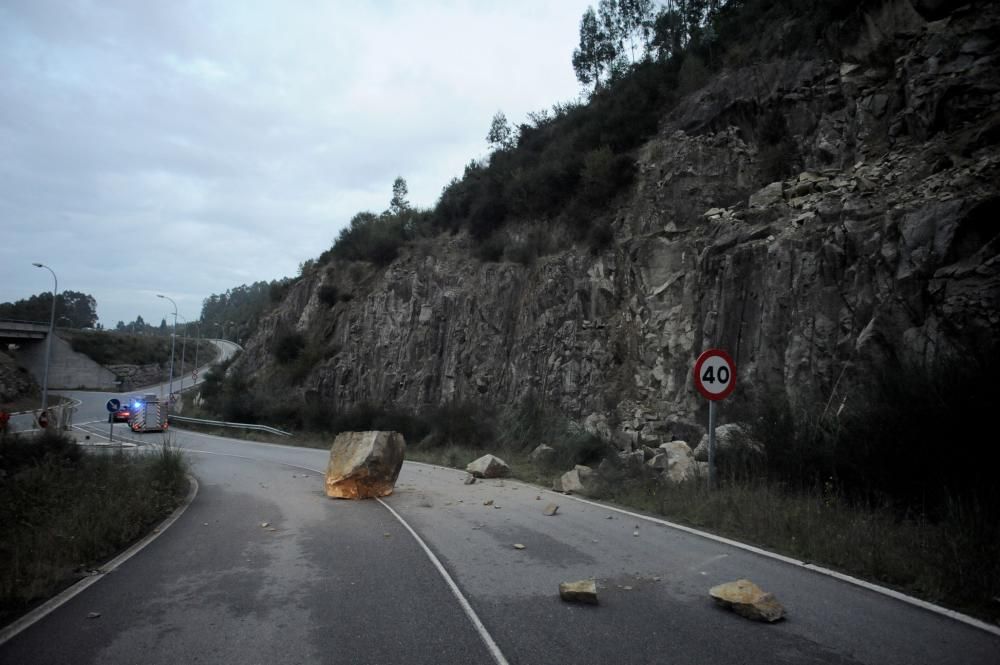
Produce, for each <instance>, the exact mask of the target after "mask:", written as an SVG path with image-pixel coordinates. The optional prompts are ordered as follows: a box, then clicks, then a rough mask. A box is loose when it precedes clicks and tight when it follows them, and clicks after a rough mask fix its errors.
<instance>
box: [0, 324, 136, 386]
mask: <svg viewBox="0 0 1000 665" xmlns="http://www.w3.org/2000/svg"><path fill="white" fill-rule="evenodd" d="M48 334H49V324H48V323H39V322H34V321H12V320H0V349H3V350H5V351H7V353H9V354H10V355H11V356H12V357H13V358H14V359H15V360H16V361H17V362H18V363H19V364H21V365H23V366H24V367H26V368H27V370H28V371H29V372H31V375H32V376H33V377H35V380H36V381H38V382H39V383H41V382H42V376H43V375H44V373H45V344H44V343H43V342H44V341H45V338H46V337H48ZM11 346H13V347H15V348H13V349H12V348H10V347H11ZM118 387H119V383H118V377H117V376H116V375H115V373H114V372H112V371H111V370H109V369H108V368H106V367H104V366H103V365H100V364H98V363H96V362H94V361H93V360H91V359H90V358H89V357H87V356H85V355H83V354H82V353H77V352H76V351H74V350H73V347H71V346H70V344H69V342H67V341H66V340H64V339H63V338H62V337H60V336H59V331H58V330H56V334H55V335H54V336H53V338H52V358H51V360H50V362H49V390H52V389H60V388H63V389H74V388H90V389H95V390H117V389H118Z"/></svg>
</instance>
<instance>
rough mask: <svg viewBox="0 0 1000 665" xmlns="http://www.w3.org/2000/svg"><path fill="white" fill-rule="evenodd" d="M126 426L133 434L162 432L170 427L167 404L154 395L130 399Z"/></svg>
mask: <svg viewBox="0 0 1000 665" xmlns="http://www.w3.org/2000/svg"><path fill="white" fill-rule="evenodd" d="M131 406H132V408H131V409H129V418H128V425H129V427H130V428H131V429H132V431H133V432H163V431H165V430H166V429H167V427H169V426H170V423H169V421H168V420H167V402H166V401H160V398H159V397H157V396H156V395H154V394H149V395H143V396H142V397H133V398H132V404H131Z"/></svg>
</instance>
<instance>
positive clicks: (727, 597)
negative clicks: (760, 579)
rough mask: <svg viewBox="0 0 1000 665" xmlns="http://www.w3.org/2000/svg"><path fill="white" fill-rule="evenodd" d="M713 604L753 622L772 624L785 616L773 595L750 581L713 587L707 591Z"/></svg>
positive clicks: (782, 608)
mask: <svg viewBox="0 0 1000 665" xmlns="http://www.w3.org/2000/svg"><path fill="white" fill-rule="evenodd" d="M708 593H709V595H710V596H712V598H714V599H715V602H716V603H718V604H719V605H721V606H723V607H727V608H729V609H731V610H732V611H734V612H736V613H737V614H739V615H740V616H742V617H746V618H747V619H751V620H753V621H765V622H768V623H774V622H775V621H779V620H780V619H782V618H784V616H785V608H784V607H782V605H781V603H779V602H778V601H777V599H775V597H774V595H773V594H770V593H767V592H765V591H764V590H763V589H761V588H760V587H759V586H757V585H756V584H754V583H753V582H751V581H750V580H736V581H735V582H726V583H725V584H720V585H718V586H714V587H712V588H711V589H709V591H708Z"/></svg>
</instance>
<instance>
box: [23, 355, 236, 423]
mask: <svg viewBox="0 0 1000 665" xmlns="http://www.w3.org/2000/svg"><path fill="white" fill-rule="evenodd" d="M205 341H209V342H212V343H213V344H215V346H216V347H218V349H219V357H218V358H217V359H216V361H215V362H224V361H226V360H228V359H229V358H231V357H232V356H233V355H234V354H235V353H236V351H237V350H239V349H240V347H239V346H238V345H237V344H234V343H233V342H229V341H227V340H223V339H211V340H205ZM212 364H214V363H210V364H207V365H202V366H201V367H198V368H197V369H198V378H197V379H196V380H192V379H191V376H190V375H187V376H186V377H185V380H184V382H183V384H182V383H181V380H180V378H179V377H174V382H173V387H174V391H175V392H179V391H180V390H181V389H182V388H183V389H184V390H188V389H190V388H192V387H194V386H196V385H198V384H199V383H201V382H203V381H204V380H205V373H206V371H207V370H208V368H209V367H211V365H212ZM168 392H169V382H167V381H165V382H163V383H160V384H157V385H154V386H146V387H145V388H136V389H134V390H130V391H128V392H123V393H116V392H93V391H84V390H54V391H51V394H52V395H53V396H55V395H61V396H63V397H67V398H69V399H71V400H80V399H82V398H84V397H86V398H87V400H88V401H87V403H88V404H90V406H91V407H95V406H100V407H101V408H104V405H105V404H107V402H108V400H109V399H111V398H112V397H114V398H116V399H118V400H121V401H123V402H125V401H128V400H129V398H130V397H132V396H133V395H145V394H147V393H156V394H157V395H161V396H163V395H167V394H168ZM50 403H51V401H50ZM81 417H83V419H82V420H81ZM100 417H101V414H100V413H97V412H94V411H93V408H91V411H90V412H89V413H88V414H86V416H85V417H84V414H80V413H78V414H76V415H75V416H74V422H85V421H87V420H95V419H99V418H100ZM34 418H35V414H33V413H31V412H27V413H18V414H15V415H12V416H11V418H10V422H9V423H8V428H9V430H10V431H11V432H30V431H34V430H35V429H36V427H35V422H34ZM103 418H104V420H107V419H108V416H107V410H105V411H104V415H103Z"/></svg>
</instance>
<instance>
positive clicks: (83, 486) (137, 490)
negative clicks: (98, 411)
mask: <svg viewBox="0 0 1000 665" xmlns="http://www.w3.org/2000/svg"><path fill="white" fill-rule="evenodd" d="M0 470H2V471H3V473H0V530H2V532H3V534H4V538H3V540H2V541H0V625H2V624H6V623H8V622H9V621H11V620H13V619H15V618H16V617H17V616H18V615H20V614H22V613H24V612H25V611H27V610H29V609H30V608H31V607H32V606H33V605H35V604H37V603H38V602H40V601H43V600H45V599H47V598H49V597H50V596H52V595H53V594H55V593H57V592H58V591H60V590H61V589H63V588H65V587H66V586H68V585H70V584H72V583H73V582H75V581H76V580H78V579H80V578H81V577H83V576H85V575H86V571H88V570H91V569H93V568H94V567H95V566H96V565H99V564H100V563H101V562H102V561H105V560H107V559H108V558H110V557H111V556H112V555H114V554H115V553H117V552H119V551H121V550H122V549H124V548H126V547H127V546H129V545H130V544H131V543H133V542H135V541H136V540H138V539H139V538H141V537H142V536H144V535H145V534H146V533H147V532H148V530H149V529H150V528H151V527H152V526H153V525H155V524H156V523H158V522H159V521H160V520H161V519H163V518H164V517H166V516H167V515H168V514H169V513H170V512H171V511H172V510H174V508H176V507H177V506H178V505H179V504H180V503H181V501H182V500H183V498H184V496H185V494H186V492H187V490H188V479H187V475H186V474H187V462H186V460H185V459H184V457H183V455H182V454H181V452H180V451H179V450H177V449H176V448H174V447H173V446H171V445H170V443H169V441H165V442H164V445H162V446H157V447H156V448H155V449H154V450H152V451H150V452H145V453H143V452H138V453H137V452H131V453H124V452H121V451H117V452H114V453H103V454H90V453H86V452H84V451H83V450H81V449H80V448H79V447H78V446H77V445H76V444H75V443H74V442H73V441H72V439H69V438H67V437H65V436H60V435H58V434H53V433H48V432H47V433H43V434H40V435H38V436H34V437H28V436H7V437H4V438H3V439H2V440H0Z"/></svg>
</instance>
